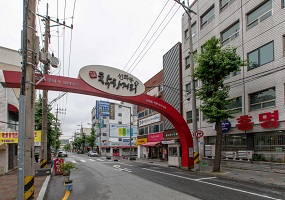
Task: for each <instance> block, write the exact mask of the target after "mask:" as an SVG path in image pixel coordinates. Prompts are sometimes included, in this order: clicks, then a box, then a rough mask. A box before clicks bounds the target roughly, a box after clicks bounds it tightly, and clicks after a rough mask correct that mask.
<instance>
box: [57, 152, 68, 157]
mask: <svg viewBox="0 0 285 200" xmlns="http://www.w3.org/2000/svg"><path fill="white" fill-rule="evenodd" d="M57 156H58V157H67V152H66V151H59V152H58V154H57Z"/></svg>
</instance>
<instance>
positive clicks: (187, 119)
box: [186, 109, 199, 124]
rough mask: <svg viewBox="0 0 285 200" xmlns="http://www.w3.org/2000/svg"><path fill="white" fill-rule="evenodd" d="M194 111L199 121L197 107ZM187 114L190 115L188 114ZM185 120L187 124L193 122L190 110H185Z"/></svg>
mask: <svg viewBox="0 0 285 200" xmlns="http://www.w3.org/2000/svg"><path fill="white" fill-rule="evenodd" d="M196 113H197V121H199V109H196ZM188 114H189V115H190V116H188ZM186 122H187V124H191V123H193V120H192V110H190V111H187V112H186Z"/></svg>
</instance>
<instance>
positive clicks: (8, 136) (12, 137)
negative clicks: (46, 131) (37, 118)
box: [0, 131, 42, 144]
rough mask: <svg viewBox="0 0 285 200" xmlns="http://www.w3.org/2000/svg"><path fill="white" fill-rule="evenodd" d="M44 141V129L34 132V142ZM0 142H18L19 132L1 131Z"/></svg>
mask: <svg viewBox="0 0 285 200" xmlns="http://www.w3.org/2000/svg"><path fill="white" fill-rule="evenodd" d="M41 141H42V131H35V132H34V142H35V143H37V144H38V143H40V142H41ZM0 143H18V132H0Z"/></svg>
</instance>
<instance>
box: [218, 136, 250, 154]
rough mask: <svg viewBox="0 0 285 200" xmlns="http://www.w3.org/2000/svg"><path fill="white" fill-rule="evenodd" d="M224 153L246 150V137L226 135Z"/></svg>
mask: <svg viewBox="0 0 285 200" xmlns="http://www.w3.org/2000/svg"><path fill="white" fill-rule="evenodd" d="M222 146H223V151H239V150H246V148H247V146H246V135H245V134H238V135H225V136H224V140H223V145H222Z"/></svg>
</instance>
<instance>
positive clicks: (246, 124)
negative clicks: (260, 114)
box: [236, 115, 254, 131]
mask: <svg viewBox="0 0 285 200" xmlns="http://www.w3.org/2000/svg"><path fill="white" fill-rule="evenodd" d="M251 118H252V116H248V115H244V116H240V117H239V118H237V120H238V124H237V125H236V126H237V127H238V130H242V131H248V130H250V129H252V125H253V124H254V123H253V122H252V121H251Z"/></svg>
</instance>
